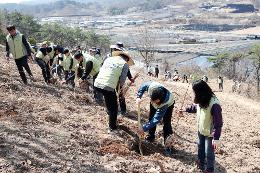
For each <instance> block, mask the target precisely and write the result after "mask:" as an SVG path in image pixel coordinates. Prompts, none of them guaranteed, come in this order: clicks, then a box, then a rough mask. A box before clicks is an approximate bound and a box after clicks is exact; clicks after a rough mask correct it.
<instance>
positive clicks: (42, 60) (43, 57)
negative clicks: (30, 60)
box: [35, 47, 51, 84]
mask: <svg viewBox="0 0 260 173" xmlns="http://www.w3.org/2000/svg"><path fill="white" fill-rule="evenodd" d="M49 59H50V58H49V57H48V55H47V48H43V47H42V48H40V49H39V51H38V52H37V53H36V55H35V61H36V62H37V64H38V65H39V66H40V68H41V69H42V76H43V78H44V81H45V83H46V84H50V79H51V75H50V68H49V65H48V62H49Z"/></svg>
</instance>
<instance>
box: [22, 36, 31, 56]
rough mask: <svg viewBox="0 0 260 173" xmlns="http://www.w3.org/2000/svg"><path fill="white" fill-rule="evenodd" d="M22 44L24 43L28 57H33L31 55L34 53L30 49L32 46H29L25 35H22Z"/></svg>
mask: <svg viewBox="0 0 260 173" xmlns="http://www.w3.org/2000/svg"><path fill="white" fill-rule="evenodd" d="M22 42H23V45H24V46H25V49H26V51H27V55H28V56H31V53H32V51H31V47H30V45H29V44H28V42H27V40H26V38H25V36H24V35H22Z"/></svg>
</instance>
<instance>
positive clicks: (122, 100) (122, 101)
mask: <svg viewBox="0 0 260 173" xmlns="http://www.w3.org/2000/svg"><path fill="white" fill-rule="evenodd" d="M119 106H120V111H121V113H125V112H126V103H125V97H124V95H123V93H122V92H120V94H119Z"/></svg>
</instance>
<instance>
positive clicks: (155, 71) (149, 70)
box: [147, 65, 160, 78]
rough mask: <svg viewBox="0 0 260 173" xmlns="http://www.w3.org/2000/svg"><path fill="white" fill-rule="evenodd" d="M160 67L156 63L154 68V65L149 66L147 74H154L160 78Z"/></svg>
mask: <svg viewBox="0 0 260 173" xmlns="http://www.w3.org/2000/svg"><path fill="white" fill-rule="evenodd" d="M159 72H160V71H159V67H158V65H156V66H155V67H154V68H153V67H152V66H147V74H148V75H149V76H153V77H156V78H158V77H159Z"/></svg>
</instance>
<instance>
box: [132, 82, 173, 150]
mask: <svg viewBox="0 0 260 173" xmlns="http://www.w3.org/2000/svg"><path fill="white" fill-rule="evenodd" d="M146 91H147V92H148V95H149V97H150V113H149V121H148V122H147V123H145V124H144V125H143V126H142V127H140V129H139V133H140V134H142V133H144V132H146V131H149V134H148V135H147V136H146V140H147V141H149V142H153V141H154V140H155V131H156V125H157V124H158V123H159V122H160V120H161V119H163V124H164V125H163V137H164V144H165V143H166V139H167V137H169V136H170V135H171V134H172V133H173V131H172V125H171V118H172V111H173V108H174V103H175V101H174V97H173V94H172V93H171V92H170V90H168V89H167V88H165V87H164V86H163V85H162V84H160V83H157V82H146V83H143V84H142V85H141V87H140V88H139V90H138V92H137V98H136V103H137V105H138V106H140V103H141V98H142V96H143V94H144V92H146ZM166 152H168V153H167V154H171V152H172V149H171V148H166Z"/></svg>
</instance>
